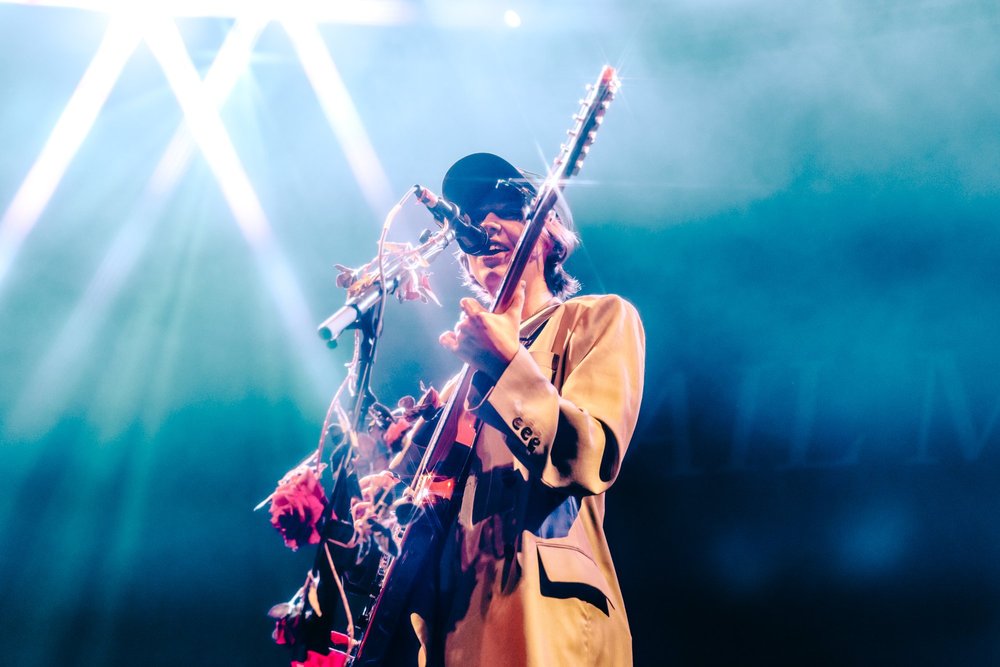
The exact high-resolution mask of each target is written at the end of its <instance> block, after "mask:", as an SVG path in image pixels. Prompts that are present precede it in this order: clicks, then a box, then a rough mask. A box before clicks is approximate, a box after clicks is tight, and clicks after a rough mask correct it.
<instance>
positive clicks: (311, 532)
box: [271, 468, 326, 551]
mask: <svg viewBox="0 0 1000 667" xmlns="http://www.w3.org/2000/svg"><path fill="white" fill-rule="evenodd" d="M324 509H326V494H325V493H323V487H322V486H321V485H320V483H319V480H318V479H317V478H316V473H315V472H314V471H313V469H312V468H296V469H295V470H292V471H291V472H289V473H288V474H287V475H285V477H284V479H282V480H281V481H280V482H278V488H277V489H275V490H274V497H273V498H271V525H272V526H274V527H275V528H276V529H277V530H278V532H279V533H281V536H282V537H283V538H285V544H286V545H287V546H288V547H289V548H291V550H292V551H296V550H297V549H298V548H299V546H300V545H302V544H319V540H320V537H319V531H318V530H317V527H316V525H317V523H318V522H319V520H320V517H322V516H323V510H324Z"/></svg>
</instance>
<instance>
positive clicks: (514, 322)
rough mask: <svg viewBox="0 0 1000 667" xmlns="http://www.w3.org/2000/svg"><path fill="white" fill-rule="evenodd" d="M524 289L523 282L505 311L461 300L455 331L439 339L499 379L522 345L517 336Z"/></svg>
mask: <svg viewBox="0 0 1000 667" xmlns="http://www.w3.org/2000/svg"><path fill="white" fill-rule="evenodd" d="M525 288H526V284H525V282H524V281H521V284H520V286H519V288H518V290H517V291H516V292H515V294H514V299H513V300H512V301H511V303H510V306H508V307H507V309H506V310H505V311H503V312H497V313H491V312H489V311H488V310H487V309H486V307H485V306H483V304H481V303H479V302H478V301H476V300H475V299H471V298H468V297H466V298H464V299H462V300H461V302H460V303H459V305H460V307H461V309H462V317H461V319H459V321H458V324H456V325H455V328H454V330H452V331H446V332H444V333H443V334H441V336H440V338H439V339H438V340H439V341H440V343H441V345H442V346H443V347H445V348H446V349H448V350H450V351H452V352H454V353H455V354H456V355H457V356H458V358H459V359H461V360H462V361H464V362H465V363H467V364H469V366H471V367H472V368H473V369H474V370H477V371H482V372H484V373H486V374H487V375H489V376H490V377H491V378H493V379H494V380H496V379H498V378H499V377H500V376H501V375H502V374H503V372H504V369H506V368H507V364H509V363H510V360H511V359H513V358H514V355H515V354H516V353H517V350H518V347H519V346H520V345H521V343H520V339H519V337H518V336H519V332H520V329H521V319H522V314H523V310H524V301H525Z"/></svg>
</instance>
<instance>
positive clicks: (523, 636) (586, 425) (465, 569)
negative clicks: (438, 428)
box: [365, 153, 645, 667]
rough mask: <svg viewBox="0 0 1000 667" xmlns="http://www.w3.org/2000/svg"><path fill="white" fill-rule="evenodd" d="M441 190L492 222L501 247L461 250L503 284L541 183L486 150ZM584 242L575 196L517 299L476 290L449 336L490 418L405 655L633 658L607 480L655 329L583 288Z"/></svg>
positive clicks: (514, 659)
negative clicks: (579, 254) (496, 302)
mask: <svg viewBox="0 0 1000 667" xmlns="http://www.w3.org/2000/svg"><path fill="white" fill-rule="evenodd" d="M442 190H443V193H444V196H445V197H446V198H447V199H448V200H450V201H451V202H454V203H456V204H457V205H458V206H459V207H460V208H461V209H462V210H463V211H465V212H466V213H467V214H468V215H469V216H470V218H471V219H472V220H473V222H475V223H477V224H479V225H481V226H482V228H483V229H485V230H486V231H487V232H488V234H489V238H490V251H491V253H492V254H489V255H485V256H466V255H462V256H461V257H460V262H461V264H462V266H463V267H464V269H465V273H466V279H467V284H468V285H469V286H470V287H471V288H472V289H473V291H474V292H475V293H477V295H478V296H479V297H480V298H481V299H483V300H486V299H488V298H490V297H492V296H495V295H496V293H497V290H498V289H499V287H500V283H501V280H502V279H503V276H504V274H505V272H506V271H507V266H508V263H509V261H510V259H511V256H512V253H513V249H514V247H515V245H516V243H517V240H518V237H519V236H520V234H521V231H522V230H523V229H524V225H525V222H526V221H525V213H526V211H527V208H528V204H529V202H530V200H531V198H532V197H533V196H534V195H535V194H536V186H535V184H534V181H533V180H532V179H529V178H528V176H527V175H526V174H525V173H523V172H521V171H520V170H518V169H517V168H515V167H514V166H513V165H511V164H510V163H509V162H507V161H506V160H504V159H502V158H500V157H498V156H496V155H492V154H489V153H476V154H473V155H469V156H466V157H464V158H462V159H461V160H459V161H458V162H456V163H455V164H454V165H453V166H452V167H451V168H450V169H449V170H448V172H447V174H446V176H445V178H444V185H443V188H442ZM577 244H578V239H577V237H576V235H575V234H574V232H573V229H572V218H571V215H570V212H569V209H568V207H567V206H566V204H565V201H564V200H561V199H560V203H559V204H558V205H557V206H556V207H555V208H554V210H553V213H552V214H550V216H549V218H548V219H547V221H546V224H545V229H544V231H543V233H542V236H541V238H540V239H539V241H538V243H537V245H536V248H535V251H534V253H533V254H532V255H531V258H530V261H529V262H528V265H527V267H526V269H525V271H524V274H523V278H522V281H521V283H520V285H519V289H518V290H517V292H516V294H515V296H514V298H513V300H512V302H511V303H510V306H509V307H508V308H507V309H506V310H505V311H503V312H497V313H490V312H489V310H488V309H487V308H486V307H485V306H484V305H483V304H482V303H481V302H480V301H479V300H477V299H474V298H464V299H462V300H461V302H460V307H461V317H460V319H459V321H458V323H457V324H456V325H455V328H454V329H453V330H451V331H447V332H445V333H443V334H442V335H441V337H440V343H441V345H443V346H444V347H445V348H446V349H448V350H450V351H451V352H453V353H454V354H455V355H456V356H457V357H458V358H459V359H460V360H462V361H464V362H466V363H468V364H469V365H470V366H471V368H472V369H473V370H474V371H475V372H476V376H475V378H474V381H473V386H474V389H473V392H472V396H471V397H470V399H469V404H468V406H467V407H468V408H469V409H470V411H471V412H472V414H473V415H475V417H476V418H477V420H478V431H477V435H476V439H475V446H474V449H473V460H472V463H471V472H470V474H469V477H468V481H467V483H466V487H465V489H464V493H463V495H462V501H461V506H460V510H459V513H458V517H457V520H456V522H455V524H454V525H453V526H451V527H450V528H449V529H448V533H447V537H446V540H445V546H444V550H443V554H442V558H441V560H440V562H439V563H435V564H434V568H433V569H434V570H435V571H434V572H428V582H427V586H426V590H425V591H423V592H422V593H421V595H422V596H423V599H422V600H421V601H419V602H418V603H417V604H415V607H414V613H413V614H411V615H410V621H411V627H412V632H413V636H412V637H411V638H410V640H411V644H412V646H413V647H414V649H415V650H416V654H415V655H413V654H411V655H410V657H408V658H406V659H402V660H400V662H403V663H407V662H409V663H410V664H430V665H447V666H462V667H465V666H474V665H489V666H495V665H538V666H545V667H553V666H557V665H566V666H573V667H580V666H584V665H600V666H602V667H606V666H609V665H630V664H631V663H632V647H631V634H630V632H629V626H628V619H627V617H626V613H625V605H624V602H623V600H622V594H621V589H620V588H619V585H618V580H617V576H616V574H615V568H614V564H613V563H612V559H611V553H610V551H609V548H608V544H607V540H606V537H605V534H604V529H603V522H604V509H605V502H604V500H605V497H604V494H605V492H607V491H608V489H609V488H610V487H611V485H612V484H613V483H614V481H615V479H616V478H617V477H618V473H619V471H620V469H621V465H622V459H623V458H624V456H625V451H626V449H627V448H628V444H629V440H630V438H631V437H632V433H633V430H634V429H635V425H636V419H637V417H638V413H639V403H640V401H641V398H642V387H643V363H644V350H645V342H644V333H643V327H642V322H641V321H640V319H639V315H638V313H637V312H636V310H635V308H634V307H633V306H632V305H631V304H630V303H628V302H627V301H625V300H624V299H622V298H621V297H619V296H615V295H588V296H577V297H573V298H570V297H571V296H572V295H573V294H574V293H575V292H576V291H577V290H578V289H579V283H578V282H577V281H576V280H575V279H574V278H573V277H571V276H570V275H569V274H568V273H567V272H566V271H565V269H564V268H563V263H564V262H565V260H566V258H567V257H568V256H569V255H570V253H572V252H573V250H574V249H575V247H576V246H577ZM365 488H366V489H368V490H369V492H370V489H371V483H370V482H369V484H368V485H366V486H365ZM397 653H399V654H400V655H403V654H404V653H405V652H404V651H398V652H397Z"/></svg>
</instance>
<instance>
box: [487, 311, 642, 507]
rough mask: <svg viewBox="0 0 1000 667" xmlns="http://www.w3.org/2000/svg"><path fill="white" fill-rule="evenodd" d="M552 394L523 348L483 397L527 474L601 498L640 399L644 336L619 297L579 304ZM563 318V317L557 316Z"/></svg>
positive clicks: (549, 384) (626, 440)
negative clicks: (559, 376) (559, 382)
mask: <svg viewBox="0 0 1000 667" xmlns="http://www.w3.org/2000/svg"><path fill="white" fill-rule="evenodd" d="M582 307H583V312H581V313H579V315H578V316H577V318H576V322H575V324H574V325H573V329H572V331H571V332H570V335H569V336H568V337H567V338H566V344H565V345H566V349H565V350H553V352H555V353H556V354H560V355H563V359H564V361H563V364H564V365H563V373H562V377H563V381H562V383H561V387H560V389H557V388H556V387H555V386H554V385H553V384H552V382H551V381H550V380H549V375H550V374H551V371H550V370H549V369H545V370H542V369H541V368H540V367H539V366H538V364H537V363H536V362H535V360H534V359H533V358H532V356H531V353H530V352H529V351H528V350H526V349H525V348H524V347H523V346H522V347H521V348H520V349H519V350H518V352H517V353H516V354H515V356H514V358H513V359H512V360H511V362H510V364H509V365H508V366H507V368H506V370H505V371H504V372H503V374H502V375H501V376H500V378H499V380H497V382H496V384H495V385H494V386H493V387H492V389H490V390H489V392H487V394H486V395H485V396H484V400H485V402H486V403H488V404H489V406H490V408H492V411H495V413H496V416H495V418H494V419H491V420H490V421H491V422H502V424H501V423H496V424H495V426H496V427H498V428H501V427H502V430H505V433H506V435H507V436H508V437H507V438H506V441H507V443H508V446H509V447H510V448H511V450H512V451H513V453H514V455H515V456H517V457H518V458H519V459H520V460H521V461H522V462H523V463H524V464H525V466H526V467H527V468H528V470H529V474H530V475H532V476H535V477H537V478H538V479H540V480H541V482H542V483H543V484H546V485H547V486H550V487H553V488H564V489H566V490H567V491H570V492H583V493H593V494H597V493H602V492H604V491H605V490H607V489H608V488H609V487H610V486H611V484H612V483H613V482H614V480H615V478H616V477H617V476H618V471H619V469H620V467H621V462H622V458H623V457H624V456H625V450H626V449H627V447H628V443H629V440H630V439H631V437H632V433H633V431H634V429H635V424H636V420H637V418H638V415H639V403H640V402H641V400H642V385H643V366H644V355H645V334H644V332H643V328H642V322H641V320H640V319H639V314H638V313H637V312H636V310H635V308H634V307H633V306H632V304H630V303H628V302H627V301H625V300H624V299H622V298H621V297H618V296H615V295H607V296H602V297H598V298H597V299H595V300H594V301H592V302H590V303H589V304H586V305H582ZM564 316H565V315H564Z"/></svg>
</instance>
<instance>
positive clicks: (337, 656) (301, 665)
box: [292, 651, 347, 667]
mask: <svg viewBox="0 0 1000 667" xmlns="http://www.w3.org/2000/svg"><path fill="white" fill-rule="evenodd" d="M346 664H347V654H346V653H341V652H340V651H330V652H329V653H328V654H326V655H323V654H322V653H317V652H316V651H309V652H307V653H306V661H305V662H298V661H292V667H343V666H344V665H346Z"/></svg>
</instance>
